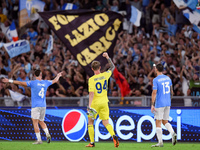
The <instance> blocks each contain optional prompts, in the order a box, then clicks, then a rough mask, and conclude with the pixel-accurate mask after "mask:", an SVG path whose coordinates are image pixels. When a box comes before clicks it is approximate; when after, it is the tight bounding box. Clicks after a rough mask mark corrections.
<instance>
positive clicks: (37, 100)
mask: <svg viewBox="0 0 200 150" xmlns="http://www.w3.org/2000/svg"><path fill="white" fill-rule="evenodd" d="M51 84H52V81H48V80H34V81H28V82H27V86H28V87H31V101H32V108H34V107H46V91H47V88H48V87H49V86H50V85H51Z"/></svg>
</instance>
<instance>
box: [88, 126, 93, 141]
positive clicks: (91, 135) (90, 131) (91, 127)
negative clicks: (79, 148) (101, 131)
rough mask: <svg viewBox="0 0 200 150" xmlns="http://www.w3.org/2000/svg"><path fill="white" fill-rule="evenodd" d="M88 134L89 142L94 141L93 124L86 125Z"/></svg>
mask: <svg viewBox="0 0 200 150" xmlns="http://www.w3.org/2000/svg"><path fill="white" fill-rule="evenodd" d="M88 134H89V137H90V143H94V126H93V125H88Z"/></svg>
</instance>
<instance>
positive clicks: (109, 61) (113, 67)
mask: <svg viewBox="0 0 200 150" xmlns="http://www.w3.org/2000/svg"><path fill="white" fill-rule="evenodd" d="M103 57H105V58H106V59H107V60H108V63H109V65H110V68H109V70H111V71H112V72H113V71H114V69H115V65H114V64H113V62H112V60H111V59H110V57H109V56H108V53H106V52H104V53H103Z"/></svg>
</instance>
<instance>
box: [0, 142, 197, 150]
mask: <svg viewBox="0 0 200 150" xmlns="http://www.w3.org/2000/svg"><path fill="white" fill-rule="evenodd" d="M32 143H33V141H26V142H22V141H0V150H88V149H90V150H91V149H95V150H112V149H116V148H115V147H114V144H113V143H112V142H102V141H100V142H98V143H95V144H96V145H95V147H94V148H90V147H85V145H87V144H88V142H56V141H53V142H51V143H50V144H47V143H46V142H45V141H44V142H43V144H40V145H33V144H32ZM153 144H156V143H150V142H148V143H147V142H143V143H136V142H120V143H119V147H118V148H117V149H119V150H147V149H151V150H153V149H161V150H172V149H173V150H200V143H177V144H176V145H175V146H172V144H171V143H166V142H165V143H164V147H154V148H151V145H153Z"/></svg>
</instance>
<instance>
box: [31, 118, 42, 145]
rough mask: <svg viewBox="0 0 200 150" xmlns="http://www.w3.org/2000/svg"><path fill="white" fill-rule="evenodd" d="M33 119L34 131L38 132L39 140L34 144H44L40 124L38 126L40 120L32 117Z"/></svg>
mask: <svg viewBox="0 0 200 150" xmlns="http://www.w3.org/2000/svg"><path fill="white" fill-rule="evenodd" d="M32 121H33V127H34V131H35V134H36V137H37V141H36V142H35V143H33V144H42V140H41V135H40V129H39V126H38V122H39V120H38V119H33V118H32Z"/></svg>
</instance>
